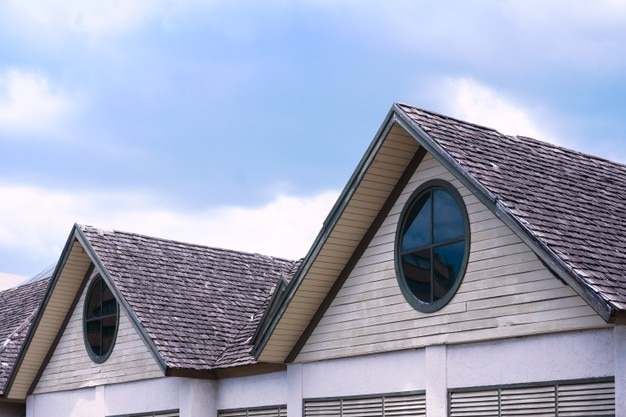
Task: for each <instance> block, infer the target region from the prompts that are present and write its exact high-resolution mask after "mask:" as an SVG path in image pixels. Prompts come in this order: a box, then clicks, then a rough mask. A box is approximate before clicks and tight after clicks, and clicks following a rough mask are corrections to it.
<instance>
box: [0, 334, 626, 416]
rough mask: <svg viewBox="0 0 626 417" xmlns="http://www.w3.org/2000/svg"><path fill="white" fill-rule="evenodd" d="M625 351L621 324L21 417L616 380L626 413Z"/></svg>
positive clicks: (295, 409)
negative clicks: (518, 384) (598, 379)
mask: <svg viewBox="0 0 626 417" xmlns="http://www.w3.org/2000/svg"><path fill="white" fill-rule="evenodd" d="M625 349H626V328H624V327H617V328H615V329H601V330H587V331H576V332H569V333H561V334H550V335H540V336H531V337H523V338H516V339H509V340H502V341H497V342H480V343H472V344H463V345H450V346H446V345H436V346H429V347H426V348H421V349H411V350H406V351H399V352H389V353H382V354H374V355H364V356H358V357H352V358H342V359H332V360H326V361H319V362H311V363H304V364H293V365H289V366H288V368H287V370H286V371H282V372H273V373H268V374H264V375H256V376H248V377H239V378H227V379H222V380H219V381H212V380H194V379H186V378H173V377H169V378H160V379H153V380H147V381H136V382H128V383H122V384H115V385H105V386H99V387H95V388H85V389H79V390H72V391H64V392H54V393H46V394H36V395H31V396H29V398H28V404H27V406H28V413H27V416H28V417H83V416H84V417H104V416H110V415H119V414H125V413H140V412H149V411H159V410H170V409H180V415H181V417H216V415H217V410H218V409H234V408H250V407H261V406H269V405H277V404H287V406H288V413H289V417H301V416H302V401H303V399H305V398H325V397H338V396H353V395H368V394H371V395H375V394H385V393H396V392H406V391H422V390H423V391H425V392H426V398H427V401H428V416H429V417H435V416H436V417H445V416H446V415H447V395H448V389H450V388H469V387H479V386H491V385H506V384H515V383H539V382H548V381H556V380H564V381H565V380H573V379H587V378H600V377H611V376H614V377H615V381H616V397H617V398H616V410H617V416H618V417H626V413H625V411H626V406H625V405H626V355H624V353H623V352H625V351H626V350H625ZM0 417H4V416H3V415H1V414H0ZM10 417H16V416H13V415H11V416H10Z"/></svg>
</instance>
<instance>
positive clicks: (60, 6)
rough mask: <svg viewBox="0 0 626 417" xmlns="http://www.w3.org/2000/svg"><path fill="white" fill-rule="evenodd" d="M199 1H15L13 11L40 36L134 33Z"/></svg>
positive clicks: (199, 3)
mask: <svg viewBox="0 0 626 417" xmlns="http://www.w3.org/2000/svg"><path fill="white" fill-rule="evenodd" d="M192 5H206V2H199V1H196V0H177V1H173V0H132V1H97V0H66V1H62V2H58V1H54V0H32V1H21V0H13V1H11V2H10V9H9V10H8V11H7V12H10V13H12V14H14V15H15V17H16V18H18V19H20V21H22V22H23V24H26V25H27V26H29V27H31V28H32V29H34V30H36V32H37V33H40V32H48V33H52V34H55V35H59V33H55V32H59V31H61V32H63V31H69V32H74V33H81V34H87V35H90V36H91V35H93V36H100V35H114V34H122V35H123V34H127V33H131V32H133V31H135V30H137V29H139V28H141V26H143V25H144V24H146V23H147V22H150V21H151V20H153V19H155V18H160V19H162V20H163V21H166V20H167V19H168V18H170V17H172V16H175V15H176V14H178V13H180V12H181V11H183V10H186V9H188V8H189V7H190V6H192Z"/></svg>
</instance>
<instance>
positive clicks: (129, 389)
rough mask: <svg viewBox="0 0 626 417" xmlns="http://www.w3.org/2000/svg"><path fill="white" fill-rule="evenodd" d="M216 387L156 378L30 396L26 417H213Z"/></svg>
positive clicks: (211, 383)
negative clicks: (163, 415) (153, 415)
mask: <svg viewBox="0 0 626 417" xmlns="http://www.w3.org/2000/svg"><path fill="white" fill-rule="evenodd" d="M216 386H217V383H216V382H215V381H211V380H197V379H188V378H174V377H169V378H159V379H151V380H145V381H136V382H128V383H121V384H113V385H101V386H98V387H94V388H83V389H77V390H70V391H59V392H52V393H45V394H35V395H31V396H29V397H28V399H27V417H105V416H114V415H119V414H132V413H146V412H156V411H164V410H174V409H179V410H180V416H181V417H212V416H213V415H212V414H211V413H208V412H207V410H212V409H215V398H216V396H215V392H216Z"/></svg>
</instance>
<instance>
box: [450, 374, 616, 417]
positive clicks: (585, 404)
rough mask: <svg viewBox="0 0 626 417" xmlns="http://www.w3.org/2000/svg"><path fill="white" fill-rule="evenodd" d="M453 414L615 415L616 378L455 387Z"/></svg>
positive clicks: (478, 416)
mask: <svg viewBox="0 0 626 417" xmlns="http://www.w3.org/2000/svg"><path fill="white" fill-rule="evenodd" d="M449 400H450V401H449V409H450V413H449V415H450V417H469V416H471V417H508V416H521V415H524V416H525V415H532V416H536V417H541V416H549V417H554V416H559V417H575V416H586V417H611V416H614V415H615V382H614V381H613V380H593V381H586V382H572V381H567V382H560V383H546V384H532V385H518V386H511V387H490V388H485V389H471V390H470V389H468V390H451V391H450V395H449Z"/></svg>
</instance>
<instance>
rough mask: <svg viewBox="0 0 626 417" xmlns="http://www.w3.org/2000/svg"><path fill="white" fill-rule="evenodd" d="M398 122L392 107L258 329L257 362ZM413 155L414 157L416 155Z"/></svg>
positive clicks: (256, 340)
mask: <svg viewBox="0 0 626 417" xmlns="http://www.w3.org/2000/svg"><path fill="white" fill-rule="evenodd" d="M394 122H395V109H394V108H393V107H392V109H391V110H390V111H389V113H388V114H387V117H386V118H385V121H384V122H383V124H382V126H381V127H380V128H379V130H378V132H377V133H376V135H375V139H374V140H373V141H372V142H371V143H370V145H369V147H368V149H367V150H366V152H365V154H364V155H363V157H362V159H361V161H360V162H359V164H358V165H357V168H356V169H355V171H354V172H353V174H352V176H351V177H350V179H349V181H348V183H347V185H346V187H345V188H344V189H343V191H342V192H341V195H340V196H339V198H338V199H337V202H336V203H335V205H334V206H333V208H332V209H331V211H330V213H329V214H328V216H327V218H326V220H325V221H324V224H323V226H322V230H321V231H320V233H319V234H318V236H317V237H316V239H315V241H314V242H313V245H312V246H311V249H310V250H309V252H308V254H307V255H306V257H305V258H304V260H303V262H302V265H301V266H300V268H299V269H298V271H297V272H296V274H295V276H294V278H293V279H292V280H291V282H290V284H289V286H288V287H287V288H286V290H285V292H284V295H283V296H282V297H281V298H280V300H279V301H280V302H281V304H280V306H279V307H278V308H277V309H276V310H275V312H273V314H269V311H266V312H265V314H264V315H263V317H262V319H261V322H260V325H259V327H258V330H257V333H256V334H255V336H254V338H253V340H252V343H253V345H254V349H253V354H254V356H255V357H256V358H257V359H261V360H263V356H262V355H263V353H264V350H265V347H266V346H267V343H268V342H269V340H270V338H271V336H272V335H273V334H274V331H275V330H276V327H277V326H278V323H279V321H280V320H281V318H282V317H283V316H284V314H285V311H286V310H287V308H288V307H289V305H290V304H291V301H292V299H293V298H294V296H295V295H296V292H297V291H298V290H299V289H300V286H301V284H302V281H303V279H304V277H305V276H307V275H308V274H309V272H310V271H311V269H312V267H313V266H314V264H315V262H316V261H317V258H318V256H319V255H320V253H321V251H322V249H323V248H324V246H325V245H326V244H327V242H328V240H329V237H330V236H331V235H332V233H333V231H334V230H335V228H336V227H337V225H338V223H339V221H340V219H341V217H342V215H343V214H344V213H345V211H346V209H347V207H348V205H349V203H350V202H351V199H352V198H353V197H354V196H355V194H356V193H357V191H358V189H359V186H360V185H361V183H362V182H363V180H364V178H365V176H366V175H367V173H368V168H369V167H370V166H372V164H373V163H374V162H375V160H376V157H377V156H378V154H379V151H380V150H381V148H382V146H383V145H384V143H385V141H384V139H385V138H386V137H387V136H388V135H389V134H390V133H391V131H392V129H393V128H394ZM413 146H414V148H415V150H414V152H416V151H417V149H418V148H419V146H418V144H417V143H414V144H413ZM412 155H413V156H414V153H413V152H412ZM410 159H412V157H411V158H406V161H403V162H404V163H405V164H408V161H409V160H410ZM405 169H406V166H405V167H404V168H402V169H400V170H398V172H397V175H396V178H391V179H390V181H392V182H393V184H392V185H390V186H389V187H388V189H387V190H383V192H384V193H385V197H384V199H383V202H379V203H378V206H377V210H378V211H380V209H381V208H382V205H383V204H384V201H387V199H388V198H389V195H390V194H391V192H392V190H393V188H394V187H395V185H396V183H397V181H398V180H399V178H400V176H401V175H402V174H403V173H404V171H405ZM376 215H377V214H376ZM376 215H373V216H372V219H371V221H373V219H374V218H375V217H376ZM368 229H369V227H368ZM365 233H366V232H364V233H363V235H362V236H361V237H360V238H359V239H358V242H360V241H361V240H362V239H363V237H364V235H365ZM357 245H358V243H354V244H353V247H352V249H351V250H350V253H351V254H352V253H353V252H354V250H355V249H356V246H357ZM346 258H347V259H346V260H345V261H343V262H342V266H341V267H340V268H339V271H338V272H340V271H341V270H343V269H344V268H345V267H346V264H347V263H348V261H349V258H350V257H349V256H348V257H346ZM331 286H332V284H331V285H329V288H327V289H326V291H325V293H324V297H325V295H326V294H327V293H328V291H329V290H330V287H331ZM322 298H323V297H322ZM322 301H323V300H320V303H321V302H322ZM318 308H319V305H318V306H317V307H315V308H314V311H317V310H318ZM312 315H313V314H312ZM312 315H311V316H312ZM311 318H312V317H309V318H308V320H306V321H307V322H308V321H309V320H310V319H311ZM303 331H304V329H302V330H301V331H300V333H299V334H298V335H297V337H296V342H297V339H299V338H300V336H301V334H302V332H303ZM294 344H295V343H294ZM291 350H292V349H289V351H287V352H286V353H285V355H284V356H283V357H281V358H280V359H274V358H271V359H268V358H265V359H264V360H265V361H271V362H276V361H278V362H282V361H284V360H285V358H286V357H287V356H290V357H291V356H292V355H291V354H290V351H291Z"/></svg>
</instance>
